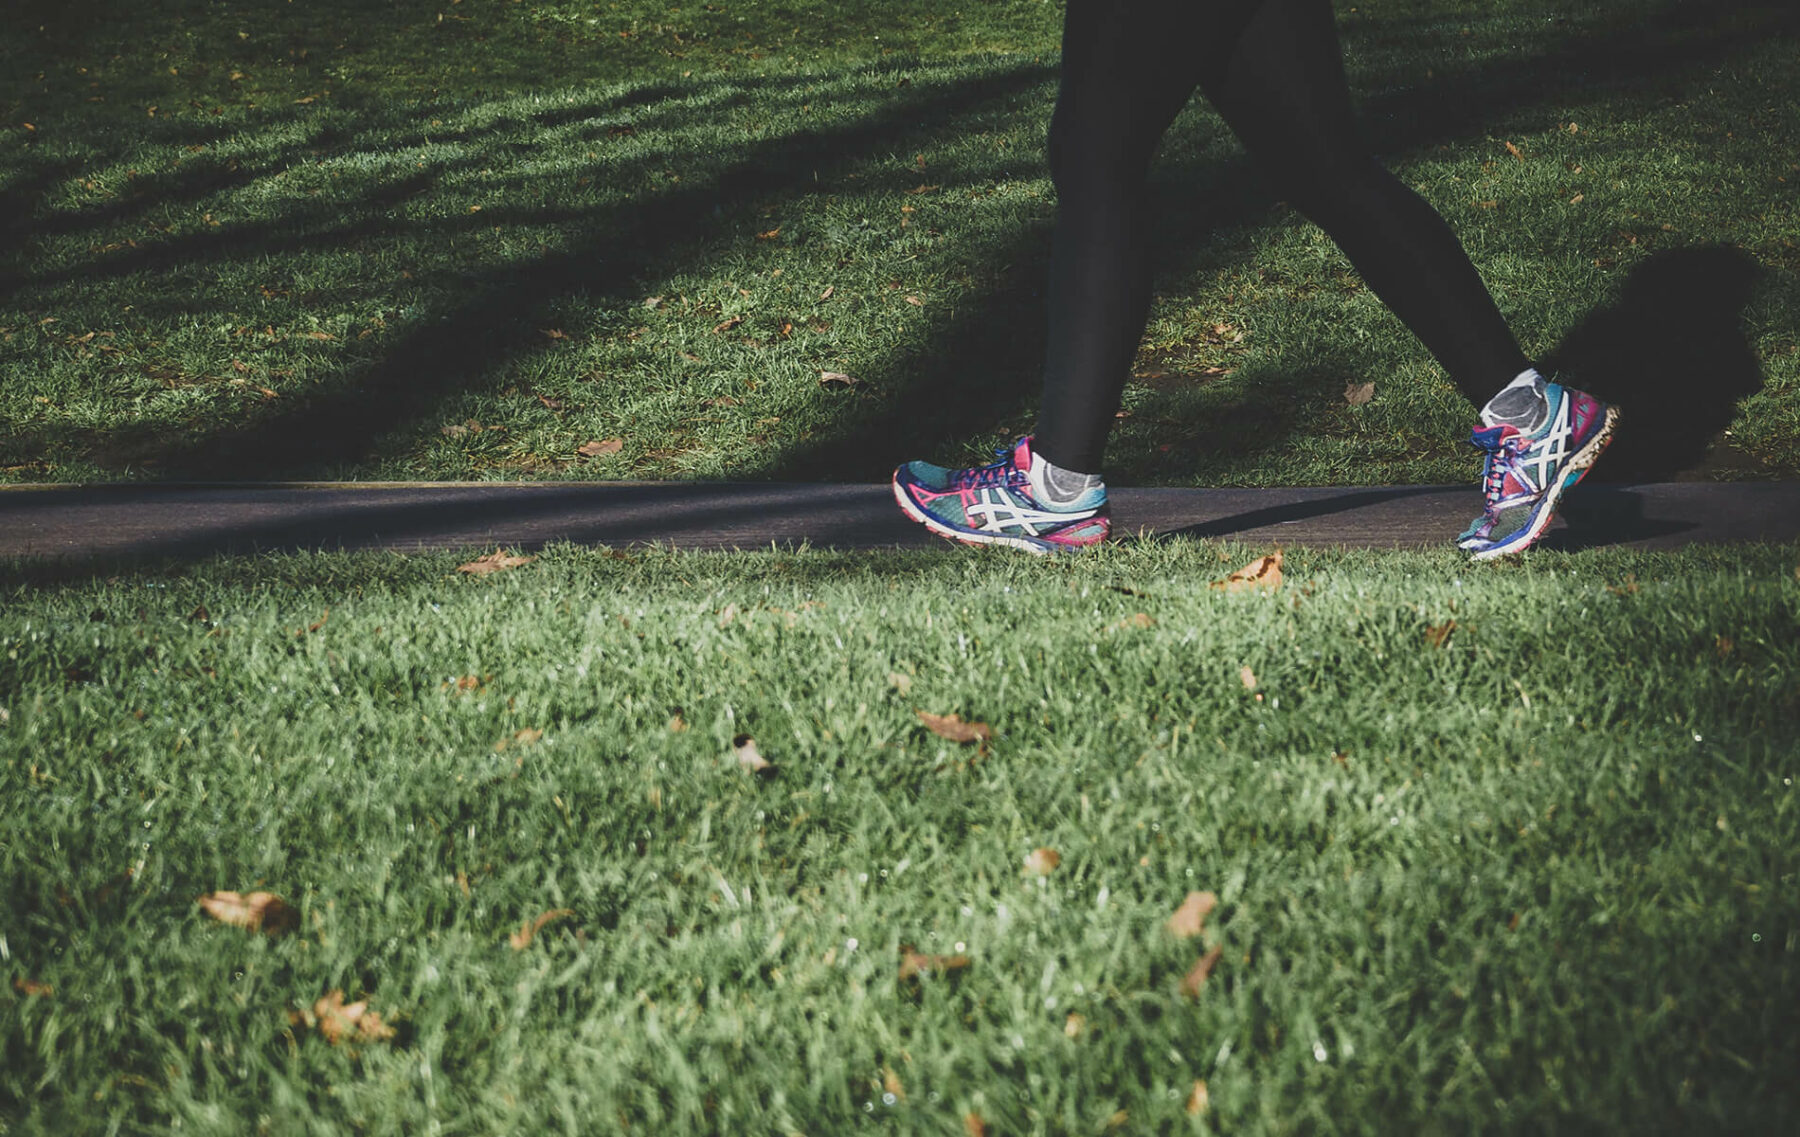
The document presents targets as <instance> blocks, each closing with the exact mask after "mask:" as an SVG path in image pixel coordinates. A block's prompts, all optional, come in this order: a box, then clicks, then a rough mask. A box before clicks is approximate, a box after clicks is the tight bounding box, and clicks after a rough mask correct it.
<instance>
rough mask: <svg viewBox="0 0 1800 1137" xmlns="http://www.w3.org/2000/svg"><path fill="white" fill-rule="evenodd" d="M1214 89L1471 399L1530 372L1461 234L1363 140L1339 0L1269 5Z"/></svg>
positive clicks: (1235, 125)
mask: <svg viewBox="0 0 1800 1137" xmlns="http://www.w3.org/2000/svg"><path fill="white" fill-rule="evenodd" d="M1203 87H1204V89H1205V92H1206V95H1207V97H1208V98H1209V99H1210V100H1211V101H1212V103H1213V105H1214V106H1215V107H1217V108H1218V111H1219V113H1220V114H1221V115H1222V116H1223V117H1224V118H1225V121H1226V122H1227V123H1228V124H1229V125H1230V126H1231V129H1232V131H1233V132H1234V133H1235V134H1236V135H1237V136H1238V138H1239V139H1240V140H1241V141H1242V142H1243V144H1244V147H1245V149H1247V150H1248V151H1249V152H1250V155H1251V157H1252V158H1254V159H1255V160H1256V162H1257V164H1258V165H1259V166H1260V167H1261V168H1262V170H1263V171H1264V172H1265V173H1266V174H1267V176H1268V177H1269V178H1270V180H1271V181H1272V183H1273V185H1274V188H1275V191H1276V192H1277V193H1278V194H1279V195H1280V196H1281V197H1283V198H1285V199H1286V200H1287V201H1289V202H1290V203H1291V204H1292V205H1293V206H1294V207H1295V208H1296V209H1298V210H1300V212H1301V213H1303V214H1305V215H1306V216H1307V218H1309V219H1310V220H1312V221H1313V222H1315V223H1317V224H1318V225H1319V227H1320V228H1322V229H1324V230H1325V232H1326V233H1327V234H1329V235H1330V237H1331V239H1332V240H1333V241H1335V242H1336V243H1337V245H1338V247H1339V248H1340V249H1342V250H1343V251H1344V254H1345V255H1346V256H1347V257H1349V258H1350V263H1351V264H1352V265H1354V266H1355V267H1356V271H1357V272H1358V273H1359V274H1360V275H1361V276H1362V278H1363V280H1364V281H1366V282H1367V283H1368V285H1369V287H1370V288H1371V289H1373V290H1374V292H1375V294H1376V295H1377V296H1379V297H1380V298H1381V299H1382V301H1383V302H1384V303H1385V304H1387V306H1388V307H1389V308H1390V309H1392V310H1393V312H1394V314H1395V315H1397V316H1399V317H1400V319H1401V320H1402V321H1404V322H1405V324H1406V325H1407V327H1409V328H1410V329H1412V331H1413V333H1414V334H1415V335H1417V336H1418V337H1419V339H1420V340H1422V341H1423V342H1424V344H1425V346H1426V347H1427V348H1428V349H1430V351H1431V353H1432V354H1433V355H1434V356H1436V357H1437V360H1438V362H1439V363H1441V364H1442V365H1443V367H1444V370H1445V371H1446V372H1448V373H1449V375H1450V379H1451V381H1452V382H1454V383H1455V384H1456V385H1457V387H1458V388H1459V389H1460V390H1461V391H1462V392H1463V393H1464V394H1465V395H1467V396H1468V397H1469V399H1470V401H1471V402H1473V403H1474V404H1475V405H1476V406H1478V407H1479V406H1482V405H1483V404H1484V403H1486V402H1487V401H1488V399H1489V397H1490V396H1492V395H1493V394H1494V393H1495V392H1497V391H1499V390H1501V389H1502V388H1504V387H1506V386H1507V384H1509V383H1510V382H1511V381H1512V380H1513V379H1514V378H1515V377H1517V376H1518V375H1520V373H1521V372H1524V371H1526V370H1527V369H1528V368H1529V367H1530V364H1529V362H1528V361H1527V360H1526V358H1525V354H1524V352H1522V351H1521V350H1520V349H1519V345H1518V341H1517V340H1515V339H1514V338H1513V334H1512V332H1511V330H1510V329H1509V328H1508V327H1507V325H1506V321H1505V320H1504V319H1503V318H1502V317H1501V315H1500V312H1499V309H1497V308H1496V307H1495V306H1494V301H1493V298H1492V297H1491V296H1490V295H1489V293H1488V290H1487V288H1486V287H1485V286H1484V285H1483V284H1482V282H1481V278H1480V276H1478V275H1477V274H1476V271H1475V267H1474V266H1473V265H1471V264H1470V263H1469V258H1468V256H1467V254H1465V253H1464V252H1463V248H1462V245H1461V243H1460V242H1459V241H1458V240H1457V239H1456V236H1455V234H1453V233H1452V232H1451V231H1450V227H1449V226H1448V225H1446V224H1445V223H1444V220H1443V218H1441V217H1439V216H1438V214H1437V211H1436V210H1434V209H1432V207H1431V206H1430V205H1429V204H1427V203H1426V202H1425V201H1424V200H1423V199H1422V198H1420V197H1419V196H1418V195H1417V194H1416V193H1414V192H1413V191H1412V190H1410V189H1408V188H1407V187H1406V186H1405V185H1404V184H1402V183H1401V182H1400V180H1399V179H1398V178H1395V177H1394V176H1393V175H1392V174H1390V173H1388V171H1387V170H1385V169H1384V168H1382V166H1381V165H1380V164H1379V163H1378V162H1376V161H1375V159H1374V158H1373V157H1372V156H1371V155H1370V153H1369V152H1368V150H1367V149H1366V148H1365V147H1364V145H1363V143H1362V142H1361V139H1360V137H1359V134H1358V131H1357V128H1356V123H1355V118H1354V116H1353V115H1352V113H1351V109H1350V90H1349V86H1348V84H1347V83H1346V82H1345V79H1344V66H1343V56H1342V53H1341V48H1340V47H1339V44H1338V36H1337V26H1336V23H1335V21H1334V19H1333V16H1332V9H1331V3H1330V0H1264V2H1263V3H1262V4H1261V6H1260V7H1259V8H1258V9H1257V11H1256V12H1255V14H1254V15H1253V16H1252V17H1251V19H1250V22H1249V25H1248V26H1247V27H1246V28H1245V29H1244V32H1243V34H1242V35H1240V36H1239V37H1238V39H1237V42H1236V44H1235V46H1234V48H1233V50H1232V52H1231V56H1230V59H1229V60H1228V61H1227V63H1226V64H1225V66H1224V67H1223V68H1220V69H1217V70H1214V71H1210V72H1209V73H1208V74H1207V75H1206V76H1205V78H1204V79H1203ZM1524 409H1526V410H1527V411H1528V412H1529V410H1530V408H1529V407H1527V408H1524Z"/></svg>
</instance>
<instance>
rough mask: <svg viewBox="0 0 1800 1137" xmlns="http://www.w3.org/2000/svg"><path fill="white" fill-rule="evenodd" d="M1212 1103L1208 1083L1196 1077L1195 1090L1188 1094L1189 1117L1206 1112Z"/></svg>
mask: <svg viewBox="0 0 1800 1137" xmlns="http://www.w3.org/2000/svg"><path fill="white" fill-rule="evenodd" d="M1211 1104H1212V1098H1211V1096H1210V1095H1209V1094H1208V1093H1207V1092H1206V1083H1205V1082H1203V1081H1201V1080H1200V1079H1199V1078H1195V1079H1194V1092H1193V1093H1191V1094H1189V1095H1188V1099H1187V1112H1188V1116H1189V1117H1197V1116H1199V1115H1200V1114H1202V1113H1205V1112H1206V1107H1207V1106H1209V1105H1211Z"/></svg>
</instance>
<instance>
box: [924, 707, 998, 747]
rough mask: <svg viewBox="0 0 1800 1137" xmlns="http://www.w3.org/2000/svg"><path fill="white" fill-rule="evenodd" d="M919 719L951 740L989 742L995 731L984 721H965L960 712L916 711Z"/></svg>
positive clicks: (940, 735)
mask: <svg viewBox="0 0 1800 1137" xmlns="http://www.w3.org/2000/svg"><path fill="white" fill-rule="evenodd" d="M913 713H914V714H916V715H918V716H919V721H920V722H922V723H924V724H925V726H926V729H928V730H930V731H931V733H933V734H935V735H937V736H938V737H939V738H947V739H949V740H950V741H951V742H962V743H969V742H987V741H988V740H989V739H991V738H993V737H994V732H993V730H992V729H991V728H989V726H988V724H987V723H984V722H964V721H963V720H962V716H961V715H958V714H948V715H934V714H932V713H931V712H930V711H915V712H913Z"/></svg>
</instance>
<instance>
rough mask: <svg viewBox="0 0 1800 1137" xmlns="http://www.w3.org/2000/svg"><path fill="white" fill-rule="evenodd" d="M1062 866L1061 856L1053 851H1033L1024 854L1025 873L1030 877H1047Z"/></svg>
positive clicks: (1045, 849)
mask: <svg viewBox="0 0 1800 1137" xmlns="http://www.w3.org/2000/svg"><path fill="white" fill-rule="evenodd" d="M1060 864H1062V854H1061V853H1059V852H1057V851H1056V850H1055V849H1048V848H1044V849H1033V850H1031V852H1029V853H1027V854H1025V872H1026V873H1027V874H1028V875H1030V876H1049V875H1050V874H1051V873H1053V872H1055V871H1056V866H1057V865H1060Z"/></svg>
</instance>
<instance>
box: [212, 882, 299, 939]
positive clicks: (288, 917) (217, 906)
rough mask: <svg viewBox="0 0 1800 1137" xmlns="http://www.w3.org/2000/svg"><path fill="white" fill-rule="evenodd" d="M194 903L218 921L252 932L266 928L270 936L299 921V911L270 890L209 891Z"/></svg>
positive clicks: (288, 928)
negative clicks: (247, 892)
mask: <svg viewBox="0 0 1800 1137" xmlns="http://www.w3.org/2000/svg"><path fill="white" fill-rule="evenodd" d="M196 903H198V904H199V905H200V910H201V911H203V912H205V913H206V914H207V915H208V916H211V917H212V918H213V919H215V920H217V921H219V922H220V923H223V924H230V925H231V926H232V927H234V928H247V929H249V930H250V931H252V932H267V933H268V934H269V935H271V936H279V935H281V934H282V933H283V932H291V931H293V930H294V929H295V928H296V927H298V926H299V924H300V913H298V912H296V911H294V910H293V909H292V908H290V907H288V905H287V902H286V901H285V900H283V899H282V898H281V897H279V896H277V895H275V894H274V893H273V892H252V893H250V894H249V895H247V896H246V895H241V894H239V893H236V892H209V893H207V894H206V895H205V896H202V897H200V898H199V899H198V900H197V901H196Z"/></svg>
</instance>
